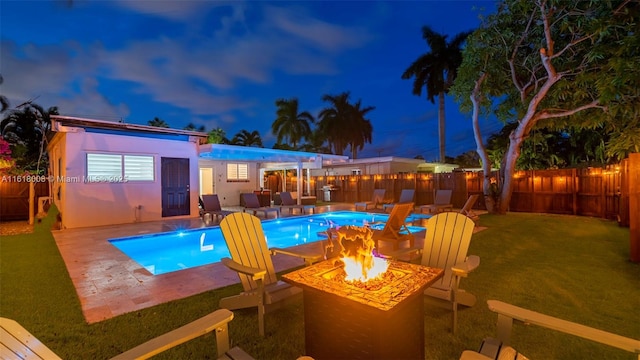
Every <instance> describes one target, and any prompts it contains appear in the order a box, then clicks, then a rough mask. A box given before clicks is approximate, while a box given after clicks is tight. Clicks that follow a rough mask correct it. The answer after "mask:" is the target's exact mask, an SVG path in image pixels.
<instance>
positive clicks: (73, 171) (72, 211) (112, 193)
mask: <svg viewBox="0 0 640 360" xmlns="http://www.w3.org/2000/svg"><path fill="white" fill-rule="evenodd" d="M60 135H62V138H61V140H60V141H58V142H57V143H55V144H54V145H53V146H51V147H50V151H51V152H52V153H54V154H60V156H61V163H62V167H61V168H60V169H58V174H59V175H62V176H64V178H63V179H56V180H60V181H57V184H54V186H53V188H54V191H53V193H52V194H53V198H54V202H55V203H56V205H57V206H58V208H59V209H60V212H61V215H62V226H63V227H64V228H77V227H88V226H101V225H111V224H122V223H132V222H136V221H152V220H162V219H163V217H162V197H161V194H162V193H161V191H162V182H161V167H160V162H161V158H162V157H174V158H188V159H189V167H190V169H189V183H190V204H191V207H190V215H185V216H181V217H194V216H198V215H199V213H198V187H199V174H198V165H197V164H198V149H197V146H198V145H197V144H196V143H194V142H188V141H177V140H167V139H158V138H146V137H139V136H132V135H114V134H99V133H87V132H84V131H82V130H80V131H78V132H66V133H58V136H60ZM88 152H112V153H117V154H140V155H152V156H153V157H154V173H155V176H154V180H153V181H142V182H100V183H89V182H84V178H85V177H86V158H87V155H86V154H87V153H88ZM55 156H56V155H54V157H55ZM54 161H55V160H54ZM54 171H55V165H54ZM57 188H59V189H60V195H59V196H58V195H57V193H56V192H57V190H56V189H57ZM172 218H179V217H172ZM164 219H166V218H164Z"/></svg>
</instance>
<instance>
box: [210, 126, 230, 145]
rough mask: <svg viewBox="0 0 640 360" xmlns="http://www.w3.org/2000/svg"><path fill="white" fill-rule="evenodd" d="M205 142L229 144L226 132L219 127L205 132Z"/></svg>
mask: <svg viewBox="0 0 640 360" xmlns="http://www.w3.org/2000/svg"><path fill="white" fill-rule="evenodd" d="M207 135H208V136H207V144H229V143H230V141H229V139H227V133H226V132H225V131H224V130H222V129H221V128H219V127H218V128H215V129H213V130H211V131H209V132H208V133H207Z"/></svg>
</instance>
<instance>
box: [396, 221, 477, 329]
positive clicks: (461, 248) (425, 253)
mask: <svg viewBox="0 0 640 360" xmlns="http://www.w3.org/2000/svg"><path fill="white" fill-rule="evenodd" d="M474 227H475V224H474V222H473V220H471V219H469V218H468V217H466V216H464V215H462V214H460V213H457V212H451V211H448V212H443V213H440V214H437V215H434V216H432V217H431V218H429V220H428V221H427V231H426V233H425V238H424V246H423V247H422V248H410V249H403V250H400V251H396V252H394V253H390V254H385V257H388V258H392V259H405V257H406V256H409V258H410V259H412V258H413V255H414V254H420V255H421V260H420V262H421V264H422V265H424V266H429V267H434V268H440V269H444V276H443V277H442V278H440V279H439V280H438V282H436V283H435V284H433V285H432V286H431V287H429V288H427V289H426V290H425V292H424V294H425V295H426V296H429V297H430V298H433V299H436V300H439V301H445V302H446V303H448V304H450V306H451V308H452V310H453V314H452V330H453V332H454V333H455V332H456V330H457V320H458V304H461V305H465V306H473V305H474V304H475V302H476V297H475V296H474V295H472V294H470V293H468V292H466V291H464V290H462V289H460V280H461V279H462V278H463V277H467V275H468V274H469V273H470V272H472V271H473V270H475V269H476V268H477V267H478V265H480V258H479V257H478V256H476V255H469V256H467V251H468V250H469V244H470V243H471V235H472V234H473V228H474Z"/></svg>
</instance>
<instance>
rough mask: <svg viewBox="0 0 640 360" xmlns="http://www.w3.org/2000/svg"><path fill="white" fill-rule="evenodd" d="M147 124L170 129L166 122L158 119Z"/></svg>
mask: <svg viewBox="0 0 640 360" xmlns="http://www.w3.org/2000/svg"><path fill="white" fill-rule="evenodd" d="M147 124H149V126H155V127H161V128H168V127H170V126H169V124H167V122H166V121H164V120H162V119H160V118H159V117H154V118H153V120H149V121H148V122H147Z"/></svg>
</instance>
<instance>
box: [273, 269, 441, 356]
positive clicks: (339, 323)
mask: <svg viewBox="0 0 640 360" xmlns="http://www.w3.org/2000/svg"><path fill="white" fill-rule="evenodd" d="M338 264H339V265H337V264H336V262H335V261H334V260H327V261H324V262H321V263H318V264H315V265H313V266H308V267H305V268H302V269H300V270H297V271H294V272H291V273H288V274H286V275H284V276H283V279H284V281H286V282H289V283H291V284H294V285H296V286H299V287H301V288H302V289H303V296H304V320H305V347H306V354H307V355H309V356H311V357H313V358H315V359H318V360H322V359H389V358H396V359H424V309H423V304H424V300H423V294H422V293H423V291H424V289H425V288H426V287H428V286H430V285H431V284H433V283H434V282H435V281H436V280H437V279H438V278H440V277H441V276H442V274H443V271H442V270H441V269H433V268H429V267H425V266H420V265H414V264H409V263H403V262H391V263H390V264H389V269H388V270H387V271H391V272H393V275H394V276H393V280H392V281H390V282H389V283H386V284H383V286H382V287H380V288H379V289H377V290H368V289H366V288H360V287H357V286H354V285H351V284H349V283H346V282H340V281H336V280H335V279H334V277H335V276H338V274H339V273H341V267H342V266H341V265H342V264H341V263H339V262H338Z"/></svg>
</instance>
